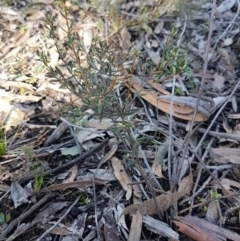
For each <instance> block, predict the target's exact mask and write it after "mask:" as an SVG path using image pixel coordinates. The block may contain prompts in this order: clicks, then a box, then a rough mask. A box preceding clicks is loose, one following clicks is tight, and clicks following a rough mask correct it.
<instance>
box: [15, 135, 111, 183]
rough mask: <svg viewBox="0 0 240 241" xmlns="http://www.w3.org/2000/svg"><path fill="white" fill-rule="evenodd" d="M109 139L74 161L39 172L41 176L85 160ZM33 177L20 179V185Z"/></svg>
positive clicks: (57, 171)
mask: <svg viewBox="0 0 240 241" xmlns="http://www.w3.org/2000/svg"><path fill="white" fill-rule="evenodd" d="M108 141H109V139H108V138H107V139H105V140H104V141H102V142H101V143H100V144H98V145H96V146H95V147H93V148H92V149H91V150H89V151H87V152H85V153H84V154H82V155H81V156H79V157H77V158H75V159H73V160H72V161H69V162H67V163H65V164H64V165H62V166H60V167H57V168H55V169H52V170H48V171H45V172H42V173H39V175H40V176H42V175H43V176H44V175H53V174H58V173H59V172H61V171H62V170H64V169H67V168H69V167H71V166H73V165H75V164H77V163H78V162H80V161H82V160H84V159H85V158H86V157H88V156H90V155H91V154H92V153H94V152H95V151H97V150H98V149H100V148H101V147H103V146H104V145H106V144H107V143H108ZM32 179H34V175H31V176H29V177H24V178H22V179H21V180H20V181H19V184H20V185H23V184H26V183H28V182H29V181H31V180H32Z"/></svg>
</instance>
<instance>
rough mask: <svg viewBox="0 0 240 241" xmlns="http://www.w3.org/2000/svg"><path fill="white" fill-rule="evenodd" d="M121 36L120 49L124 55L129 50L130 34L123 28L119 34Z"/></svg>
mask: <svg viewBox="0 0 240 241" xmlns="http://www.w3.org/2000/svg"><path fill="white" fill-rule="evenodd" d="M120 34H121V41H120V47H121V48H122V49H123V52H124V53H128V51H129V49H130V48H131V46H132V44H131V37H132V36H131V34H130V33H129V32H128V30H127V28H123V29H122V30H121V32H120Z"/></svg>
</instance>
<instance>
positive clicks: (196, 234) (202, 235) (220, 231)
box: [174, 216, 240, 241]
mask: <svg viewBox="0 0 240 241" xmlns="http://www.w3.org/2000/svg"><path fill="white" fill-rule="evenodd" d="M174 223H175V224H176V225H177V226H178V228H179V231H180V232H182V233H184V234H185V235H187V236H188V237H190V238H192V239H193V240H196V241H202V240H208V241H226V240H240V235H238V234H236V233H234V232H232V231H230V230H227V229H224V228H221V227H219V226H217V225H214V224H211V223H209V222H207V221H205V220H204V219H201V218H197V217H192V216H186V217H175V221H174Z"/></svg>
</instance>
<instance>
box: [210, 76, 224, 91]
mask: <svg viewBox="0 0 240 241" xmlns="http://www.w3.org/2000/svg"><path fill="white" fill-rule="evenodd" d="M213 77H214V81H213V82H212V85H213V88H214V89H215V90H221V89H222V88H223V87H224V82H225V78H224V77H223V76H221V75H220V74H218V73H215V74H214V75H213Z"/></svg>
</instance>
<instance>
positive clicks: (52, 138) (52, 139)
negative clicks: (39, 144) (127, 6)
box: [44, 122, 68, 146]
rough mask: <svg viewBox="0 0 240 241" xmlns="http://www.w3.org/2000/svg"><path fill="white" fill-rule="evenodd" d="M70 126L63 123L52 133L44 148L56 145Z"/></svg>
mask: <svg viewBox="0 0 240 241" xmlns="http://www.w3.org/2000/svg"><path fill="white" fill-rule="evenodd" d="M67 129H68V125H67V124H66V123H65V122H62V123H61V124H60V125H59V126H58V127H57V128H56V129H55V130H54V132H53V133H52V135H51V136H50V137H49V138H48V139H47V141H46V142H45V144H44V146H49V145H51V144H54V143H55V142H56V141H58V140H59V138H60V137H61V136H62V135H63V134H64V133H65V132H66V131H67Z"/></svg>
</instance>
